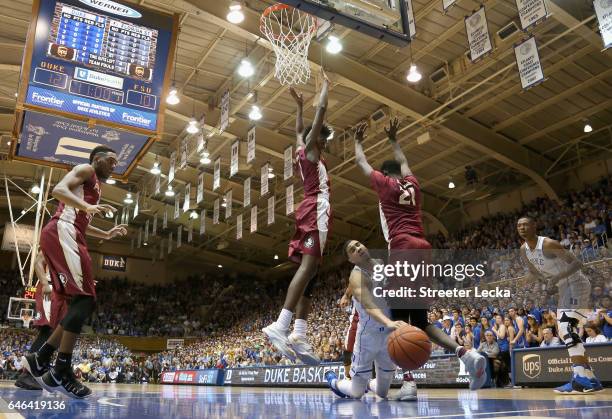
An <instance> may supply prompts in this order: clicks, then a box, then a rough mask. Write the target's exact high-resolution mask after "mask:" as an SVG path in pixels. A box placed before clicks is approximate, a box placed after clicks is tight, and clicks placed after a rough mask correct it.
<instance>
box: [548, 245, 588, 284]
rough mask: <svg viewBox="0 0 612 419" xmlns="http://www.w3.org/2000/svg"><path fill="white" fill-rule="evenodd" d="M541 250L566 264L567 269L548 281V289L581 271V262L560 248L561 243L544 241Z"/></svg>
mask: <svg viewBox="0 0 612 419" xmlns="http://www.w3.org/2000/svg"><path fill="white" fill-rule="evenodd" d="M542 249H543V250H544V252H547V253H552V254H553V255H554V256H556V257H557V258H559V259H561V260H563V261H564V262H565V263H567V268H566V269H565V270H564V271H561V272H559V273H558V274H557V275H554V276H553V277H551V278H550V279H549V280H548V286H549V287H552V286H555V284H556V283H557V282H559V281H560V280H562V279H563V278H567V277H568V276H571V275H573V274H575V273H576V272H578V271H579V270H580V269H582V262H580V261H579V260H578V259H576V257H575V256H574V255H573V254H571V253H570V252H568V251H567V250H566V249H565V248H564V247H563V246H561V243H559V242H558V241H557V240H553V239H549V238H546V239H544V243H543V244H542Z"/></svg>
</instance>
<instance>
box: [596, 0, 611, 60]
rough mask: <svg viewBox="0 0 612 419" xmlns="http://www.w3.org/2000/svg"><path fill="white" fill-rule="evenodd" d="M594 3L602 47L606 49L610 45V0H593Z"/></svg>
mask: <svg viewBox="0 0 612 419" xmlns="http://www.w3.org/2000/svg"><path fill="white" fill-rule="evenodd" d="M594 5H595V14H596V15H597V20H598V21H599V31H600V32H601V39H602V40H603V43H604V49H608V48H610V47H612V1H610V0H595V3H594Z"/></svg>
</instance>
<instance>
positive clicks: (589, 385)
mask: <svg viewBox="0 0 612 419" xmlns="http://www.w3.org/2000/svg"><path fill="white" fill-rule="evenodd" d="M596 380H597V379H596ZM597 382H598V383H599V380H597ZM602 390H603V386H602V385H601V383H599V386H597V383H594V382H593V381H592V380H590V379H589V378H587V377H581V376H580V375H578V374H574V375H573V376H572V380H571V381H570V382H568V383H565V384H563V385H562V386H560V387H557V388H555V389H554V390H553V391H554V392H555V393H557V394H590V393H596V392H598V391H602Z"/></svg>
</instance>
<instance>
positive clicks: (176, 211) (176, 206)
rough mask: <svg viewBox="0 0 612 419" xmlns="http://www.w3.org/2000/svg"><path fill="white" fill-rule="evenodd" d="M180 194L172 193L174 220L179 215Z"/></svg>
mask: <svg viewBox="0 0 612 419" xmlns="http://www.w3.org/2000/svg"><path fill="white" fill-rule="evenodd" d="M180 202H181V194H180V193H177V194H176V195H174V219H175V220H176V219H177V218H179V216H180V215H181V211H180V208H181V204H180Z"/></svg>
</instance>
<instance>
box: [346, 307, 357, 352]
mask: <svg viewBox="0 0 612 419" xmlns="http://www.w3.org/2000/svg"><path fill="white" fill-rule="evenodd" d="M358 325H359V312H358V311H357V310H356V309H355V307H353V310H352V311H351V315H350V317H349V327H348V329H346V335H345V336H344V350H345V351H347V352H353V348H354V347H355V335H356V334H357V326H358Z"/></svg>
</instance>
